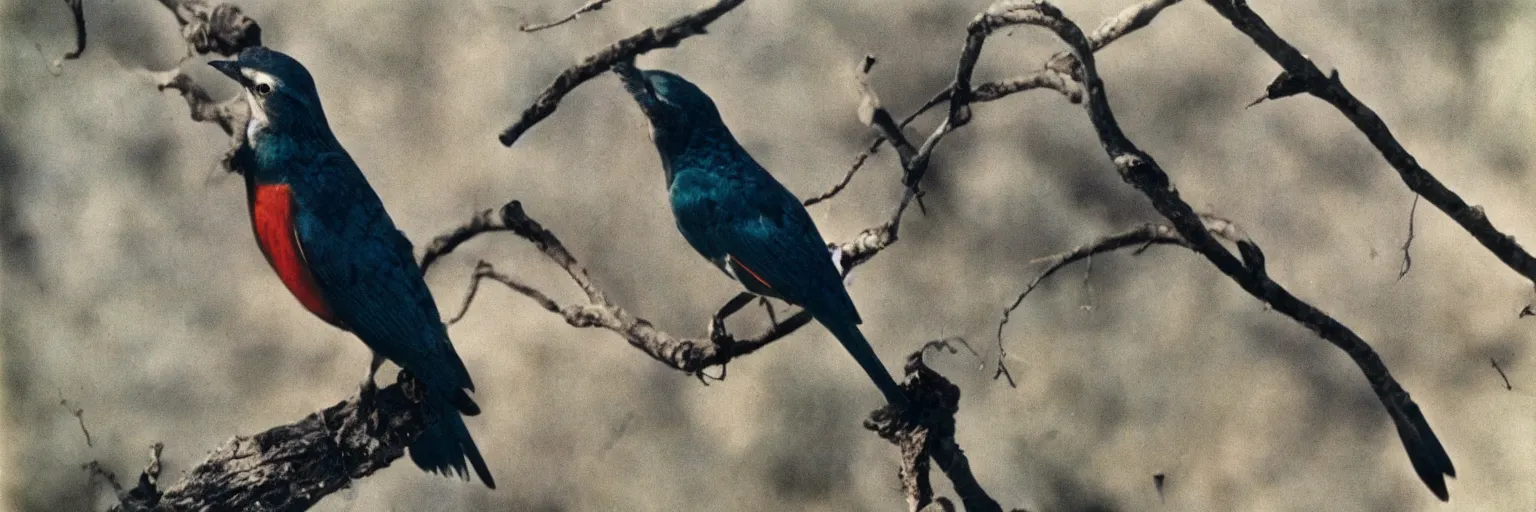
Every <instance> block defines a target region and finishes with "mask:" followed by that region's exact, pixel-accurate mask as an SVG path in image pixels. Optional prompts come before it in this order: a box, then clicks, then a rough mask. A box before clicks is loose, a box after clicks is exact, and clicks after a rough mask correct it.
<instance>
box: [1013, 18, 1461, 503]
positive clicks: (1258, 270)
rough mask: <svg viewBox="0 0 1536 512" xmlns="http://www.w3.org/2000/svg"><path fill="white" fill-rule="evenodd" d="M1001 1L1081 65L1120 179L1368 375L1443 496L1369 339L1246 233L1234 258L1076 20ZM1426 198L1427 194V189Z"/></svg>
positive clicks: (1230, 272)
mask: <svg viewBox="0 0 1536 512" xmlns="http://www.w3.org/2000/svg"><path fill="white" fill-rule="evenodd" d="M999 7H1000V8H994V9H993V10H991V11H989V12H988V15H989V16H998V17H1001V18H1005V19H1006V20H1009V21H1014V22H1018V23H1027V24H1030V25H1036V26H1040V27H1044V28H1047V29H1049V30H1051V31H1052V32H1054V33H1055V34H1056V35H1057V36H1058V37H1060V38H1061V39H1062V40H1063V41H1065V42H1066V43H1067V44H1068V45H1069V46H1070V47H1071V48H1072V51H1073V53H1074V54H1075V55H1076V57H1077V59H1078V61H1079V62H1080V63H1081V68H1082V71H1083V77H1084V80H1083V85H1084V89H1085V90H1086V92H1087V99H1088V101H1087V112H1088V117H1089V120H1090V121H1092V123H1093V127H1094V131H1095V132H1096V133H1097V134H1098V137H1099V140H1100V142H1101V143H1102V145H1103V147H1104V151H1105V153H1106V154H1107V155H1108V156H1109V158H1110V160H1111V161H1112V162H1114V164H1115V167H1116V169H1117V170H1118V171H1119V173H1120V175H1121V177H1122V179H1124V180H1125V181H1126V182H1127V183H1129V184H1131V185H1132V186H1134V187H1135V188H1136V189H1137V190H1139V191H1141V192H1142V193H1143V194H1145V195H1146V196H1147V198H1148V199H1150V200H1151V202H1152V206H1153V208H1154V209H1156V210H1157V211H1158V213H1160V214H1162V215H1163V216H1164V217H1165V218H1167V219H1168V220H1169V221H1170V222H1171V223H1172V224H1173V226H1174V228H1175V229H1177V231H1178V232H1179V235H1180V236H1181V237H1182V238H1183V239H1184V240H1185V241H1186V242H1188V243H1189V245H1190V247H1191V248H1192V249H1193V250H1195V251H1197V252H1199V253H1200V254H1201V255H1204V256H1205V257H1206V259H1208V260H1210V261H1211V263H1212V264H1213V265H1215V266H1216V268H1217V269H1219V270H1221V272H1222V273H1224V274H1226V275H1227V276H1228V277H1230V278H1232V280H1233V281H1234V282H1236V283H1237V284H1238V285H1240V286H1242V287H1243V289H1244V290H1245V291H1247V292H1248V293H1250V294H1252V295H1253V296H1254V297H1256V298H1258V299H1260V300H1262V301H1264V302H1265V303H1267V304H1269V305H1270V306H1271V307H1272V308H1274V309H1275V310H1276V311H1279V312H1281V313H1283V314H1285V315H1286V316H1289V317H1291V318H1292V319H1294V320H1296V321H1297V322H1299V323H1301V324H1302V325H1305V326H1307V327H1308V328H1310V329H1312V330H1313V331H1314V332H1316V333H1317V334H1318V335H1319V336H1321V337H1322V338H1323V339H1325V340H1328V341H1329V342H1330V343H1333V344H1334V345H1335V346H1337V347H1339V348H1340V349H1342V350H1344V352H1345V353H1347V354H1349V356H1350V358H1351V359H1353V360H1354V361H1355V364H1356V365H1358V366H1359V367H1360V369H1361V372H1362V373H1364V374H1365V376H1366V380H1368V381H1370V383H1371V388H1372V390H1373V391H1375V392H1376V395H1377V397H1378V398H1380V399H1381V402H1382V405H1383V406H1385V407H1386V409H1387V412H1388V414H1389V415H1390V416H1391V417H1392V420H1393V422H1394V423H1396V425H1397V430H1398V434H1399V436H1400V437H1401V439H1402V442H1403V446H1404V447H1405V448H1406V449H1407V452H1408V458H1409V460H1410V461H1411V462H1412V463H1413V467H1414V470H1415V471H1416V472H1417V473H1418V474H1419V477H1420V479H1422V480H1423V481H1424V483H1425V484H1426V485H1427V486H1429V488H1430V490H1431V491H1433V492H1434V493H1435V496H1436V497H1438V498H1440V499H1441V500H1442V501H1443V500H1448V499H1449V493H1448V491H1447V490H1446V487H1445V479H1444V476H1452V477H1454V476H1455V475H1456V472H1455V468H1454V467H1453V466H1452V464H1451V460H1450V457H1449V455H1447V454H1446V453H1445V449H1444V448H1443V447H1442V446H1441V445H1440V441H1439V439H1437V438H1436V437H1435V434H1434V432H1433V431H1432V430H1431V429H1430V427H1429V422H1428V421H1426V420H1425V419H1424V415H1423V413H1421V412H1420V411H1419V406H1418V404H1416V403H1414V402H1413V400H1412V399H1411V398H1410V397H1409V396H1408V392H1407V391H1404V390H1403V388H1402V386H1401V385H1399V384H1398V383H1397V381H1396V379H1393V378H1392V375H1391V373H1390V372H1389V371H1388V370H1387V367H1386V365H1385V364H1383V363H1382V362H1381V358H1380V357H1379V356H1378V355H1377V354H1376V352H1375V351H1374V350H1372V349H1371V347H1370V345H1369V344H1367V343H1366V342H1365V340H1363V339H1361V338H1360V336H1359V335H1357V334H1355V333H1354V331H1351V330H1350V329H1349V328H1348V327H1345V326H1344V325H1343V324H1341V323H1339V321H1337V320H1335V319H1333V317H1331V316H1328V315H1327V314H1326V313H1323V312H1322V311H1321V310H1318V309H1317V308H1316V307H1313V306H1312V305H1311V304H1308V303H1306V302H1304V301H1302V300H1301V299H1298V298H1296V296H1294V295H1292V294H1291V293H1290V292H1289V291H1287V290H1286V289H1285V288H1284V287H1282V286H1280V284H1279V283H1276V282H1274V281H1273V280H1271V279H1270V278H1269V275H1268V273H1267V272H1266V271H1265V268H1264V265H1265V263H1264V254H1263V252H1262V251H1260V250H1259V247H1258V245H1256V244H1254V243H1253V242H1252V241H1248V240H1246V239H1244V240H1239V241H1238V242H1237V244H1236V245H1237V248H1238V252H1239V254H1240V255H1241V257H1242V259H1241V260H1239V259H1238V258H1237V257H1234V256H1233V255H1232V253H1231V252H1230V251H1228V250H1227V249H1226V248H1225V247H1223V246H1222V245H1221V243H1219V242H1218V241H1217V240H1216V238H1215V237H1214V236H1212V235H1211V234H1210V233H1209V232H1208V231H1207V228H1206V227H1205V225H1204V223H1203V222H1202V221H1201V219H1200V216H1199V215H1198V214H1196V213H1195V211H1194V209H1193V208H1191V207H1190V206H1189V204H1188V203H1186V202H1184V200H1183V199H1181V198H1180V197H1179V193H1178V190H1177V189H1176V188H1175V187H1174V186H1173V184H1172V183H1171V181H1170V180H1169V178H1168V174H1167V173H1166V172H1164V171H1163V169H1162V168H1161V167H1160V166H1159V165H1158V164H1157V162H1156V161H1155V160H1153V159H1152V156H1151V155H1149V154H1147V153H1146V152H1144V151H1142V150H1141V149H1140V148H1138V147H1136V145H1135V144H1134V143H1132V142H1131V140H1130V139H1129V138H1127V137H1126V136H1125V133H1124V132H1122V131H1121V129H1120V126H1119V124H1118V123H1117V122H1116V121H1115V117H1114V113H1113V112H1112V110H1111V108H1110V106H1109V99H1108V94H1107V92H1106V91H1105V89H1104V82H1103V80H1102V79H1101V78H1100V77H1099V74H1098V70H1097V69H1096V67H1095V64H1094V58H1093V52H1092V50H1091V48H1090V43H1089V42H1088V39H1087V37H1085V36H1084V35H1083V33H1082V31H1081V30H1080V29H1079V28H1078V27H1077V25H1075V24H1073V23H1072V22H1071V21H1069V20H1067V19H1066V17H1065V16H1063V15H1062V14H1061V11H1060V10H1058V9H1056V8H1055V7H1054V6H1052V5H1050V4H1049V3H1046V2H1044V1H1035V2H1013V1H1005V2H1003V3H1001V4H1000V6H999ZM1426 197H1428V196H1427V194H1426Z"/></svg>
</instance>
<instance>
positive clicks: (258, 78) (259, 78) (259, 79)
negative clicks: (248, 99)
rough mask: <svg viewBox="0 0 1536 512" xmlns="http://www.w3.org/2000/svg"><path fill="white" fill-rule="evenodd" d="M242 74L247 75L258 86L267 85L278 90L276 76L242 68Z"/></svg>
mask: <svg viewBox="0 0 1536 512" xmlns="http://www.w3.org/2000/svg"><path fill="white" fill-rule="evenodd" d="M240 74H242V75H245V77H246V78H249V79H251V81H252V82H255V83H258V84H267V85H269V86H271V87H272V88H274V89H276V88H277V77H275V76H272V75H269V74H267V73H263V72H260V71H256V70H254V69H250V68H242V69H241V70H240Z"/></svg>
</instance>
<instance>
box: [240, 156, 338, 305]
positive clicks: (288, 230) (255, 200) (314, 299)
mask: <svg viewBox="0 0 1536 512" xmlns="http://www.w3.org/2000/svg"><path fill="white" fill-rule="evenodd" d="M252 187H253V189H254V190H252V191H251V199H250V200H251V227H252V228H253V229H254V230H255V232H256V244H257V245H259V246H260V247H261V252H262V254H263V255H265V256H266V257H267V263H270V264H271V265H272V270H274V271H276V272H277V277H278V279H280V280H282V282H283V285H284V286H286V287H288V291H289V292H292V293H293V296H294V297H295V298H297V299H299V303H300V304H302V305H303V306H304V309H308V310H309V311H310V312H311V313H314V314H315V316H318V317H320V319H322V320H325V321H326V322H329V323H331V324H336V317H335V315H334V314H332V311H331V308H330V305H329V304H327V303H326V301H325V295H324V293H322V292H321V290H320V286H319V285H318V284H316V282H315V276H314V274H313V273H312V272H311V271H310V269H309V262H308V261H307V260H306V259H305V258H304V249H303V247H302V246H301V245H299V238H298V232H297V231H296V230H295V227H296V226H295V225H294V213H295V212H294V201H293V189H292V188H290V187H289V186H288V185H287V184H281V183H280V184H253V185H252Z"/></svg>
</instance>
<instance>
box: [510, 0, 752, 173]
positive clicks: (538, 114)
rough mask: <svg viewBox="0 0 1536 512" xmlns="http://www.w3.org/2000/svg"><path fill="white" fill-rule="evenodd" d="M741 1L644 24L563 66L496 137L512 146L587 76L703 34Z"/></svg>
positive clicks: (732, 0) (727, 1)
mask: <svg viewBox="0 0 1536 512" xmlns="http://www.w3.org/2000/svg"><path fill="white" fill-rule="evenodd" d="M744 1H746V0H720V1H719V2H716V3H715V4H714V5H711V6H708V7H705V8H703V9H701V10H699V11H698V12H695V13H692V14H689V15H687V16H683V17H681V18H678V19H676V20H673V21H672V22H671V23H668V24H666V25H664V26H660V27H653V28H647V29H645V30H642V31H640V33H638V34H635V35H632V36H629V37H626V38H624V39H621V40H619V41H618V42H616V43H613V44H612V45H610V46H608V47H607V48H604V49H603V50H602V51H599V52H597V53H595V54H593V55H592V56H590V57H587V58H586V59H583V60H582V61H581V63H580V64H577V65H575V66H573V67H571V68H570V69H566V70H565V71H564V72H561V73H560V76H558V77H556V78H555V81H554V83H551V84H549V87H547V88H545V89H544V92H542V93H539V97H538V99H536V100H534V102H533V105H530V106H529V107H528V108H527V109H526V110H523V114H522V116H521V117H519V118H518V120H517V121H516V122H514V123H512V126H509V127H507V129H506V130H504V131H502V132H501V136H500V137H499V139H500V140H501V145H503V146H507V147H512V143H514V142H517V139H518V137H521V136H522V135H523V133H524V132H527V131H528V130H529V129H530V128H533V125H535V124H538V122H539V121H542V120H544V118H546V117H549V115H550V114H553V113H554V112H555V108H556V107H558V106H560V100H561V99H563V98H565V95H566V94H569V93H570V92H571V91H573V90H575V89H576V87H577V86H579V85H581V84H582V83H585V82H586V81H587V80H591V79H593V78H595V77H597V76H598V75H601V74H603V73H606V72H607V71H608V70H609V69H612V68H613V65H614V64H616V63H618V62H619V61H623V60H629V59H633V58H635V56H636V55H640V54H643V53H646V52H649V51H651V50H655V49H658V48H671V47H674V46H677V45H678V43H681V42H683V40H684V39H687V38H689V37H693V36H696V35H699V34H703V33H705V31H704V29H705V27H708V26H709V24H710V23H711V22H713V21H715V20H716V19H718V18H719V17H720V16H722V15H724V14H725V13H727V12H730V11H731V9H735V8H736V6H738V5H741V3H742V2H744Z"/></svg>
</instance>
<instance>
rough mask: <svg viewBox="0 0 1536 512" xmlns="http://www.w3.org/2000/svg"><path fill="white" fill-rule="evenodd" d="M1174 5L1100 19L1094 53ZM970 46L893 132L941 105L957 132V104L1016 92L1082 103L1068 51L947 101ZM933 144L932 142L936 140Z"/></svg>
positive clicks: (968, 62)
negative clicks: (952, 75)
mask: <svg viewBox="0 0 1536 512" xmlns="http://www.w3.org/2000/svg"><path fill="white" fill-rule="evenodd" d="M1178 2H1179V0H1148V1H1145V2H1142V3H1140V4H1136V5H1132V6H1130V7H1127V8H1126V9H1125V10H1123V11H1121V12H1120V13H1119V14H1116V15H1115V16H1113V17H1111V18H1109V19H1107V20H1105V21H1104V23H1103V24H1102V25H1101V26H1100V27H1099V29H1098V30H1096V31H1094V34H1093V38H1092V39H1091V40H1090V41H1091V42H1092V44H1093V45H1094V47H1093V50H1094V51H1098V50H1099V49H1102V48H1104V47H1105V46H1108V45H1109V44H1110V43H1112V42H1115V41H1116V40H1119V39H1120V38H1122V37H1125V36H1126V35H1128V34H1130V33H1132V32H1135V31H1136V30H1138V29H1140V28H1142V27H1145V26H1147V24H1149V23H1151V22H1152V19H1153V18H1155V17H1156V16H1157V14H1158V13H1160V12H1162V10H1163V9H1164V8H1166V7H1168V6H1171V5H1173V4H1176V3H1178ZM980 18H981V16H978V19H980ZM973 25H974V22H973ZM994 30H995V29H994ZM988 33H990V32H988ZM981 37H982V39H985V35H982V36H981ZM974 44H976V48H975V49H974V51H973V50H972V48H971V45H972V40H971V38H967V39H966V47H965V50H964V51H963V52H962V54H961V60H960V62H959V65H958V66H957V71H956V81H955V82H954V83H951V84H950V85H949V86H948V87H945V88H944V90H941V91H939V92H938V93H937V94H934V96H933V98H931V99H929V100H928V102H927V103H925V104H923V106H922V107H919V108H918V109H917V110H915V111H913V112H912V113H911V114H909V115H907V117H906V118H903V119H902V121H901V122H900V123H897V124H896V127H897V130H896V131H897V133H900V129H902V128H906V126H907V125H908V124H911V123H912V121H913V120H915V119H917V118H918V116H921V115H923V114H924V113H926V112H928V111H929V110H931V109H933V108H934V107H936V106H939V105H942V104H945V103H949V104H950V111H949V116H948V118H947V119H948V120H949V121H950V124H951V126H949V128H947V129H946V131H948V130H952V129H955V128H959V127H960V126H962V125H964V124H965V121H968V120H969V115H970V114H969V109H968V107H967V108H961V107H960V106H959V105H960V103H964V104H965V105H967V106H968V105H970V104H973V103H982V102H989V101H996V100H1000V99H1003V98H1006V97H1008V96H1011V95H1013V94H1016V93H1020V92H1024V91H1031V90H1035V89H1050V90H1053V91H1056V92H1059V93H1061V94H1062V95H1063V96H1065V97H1066V98H1067V100H1068V101H1071V102H1072V103H1074V104H1076V103H1079V102H1081V101H1082V98H1083V93H1082V90H1081V89H1080V88H1079V87H1078V85H1077V83H1076V82H1074V81H1073V80H1072V76H1070V75H1071V73H1070V69H1071V68H1072V67H1073V66H1075V64H1076V62H1077V61H1076V60H1075V59H1073V58H1072V55H1071V53H1064V54H1061V55H1057V56H1056V57H1053V58H1052V60H1051V61H1049V62H1047V65H1046V66H1045V69H1044V70H1042V71H1036V72H1033V73H1029V74H1025V75H1021V76H1017V77H1013V78H1008V79H1004V80H999V81H995V82H987V83H983V84H980V85H977V86H975V87H974V88H972V89H971V90H970V92H969V93H968V94H967V95H966V96H967V97H966V98H964V99H963V100H962V101H961V102H955V101H951V97H952V95H953V94H954V91H955V86H956V85H957V84H960V82H961V74H962V73H963V74H964V82H965V84H969V83H970V74H971V73H972V72H973V71H974V70H975V65H976V62H975V59H977V58H979V57H980V54H981V47H980V44H981V41H980V40H977V41H975V43H974ZM962 112H963V114H964V116H965V119H964V120H963V121H962V120H958V119H956V116H957V114H961V113H962ZM866 124H868V123H866ZM884 131H886V130H881V132H884ZM887 140H888V139H887V137H886V135H885V134H884V133H881V134H880V135H879V136H877V137H876V138H875V140H874V141H873V142H871V143H870V144H869V147H868V148H866V149H865V150H864V151H862V152H860V153H859V154H858V155H856V156H855V157H854V160H853V165H851V166H849V168H848V171H847V172H845V173H844V174H843V178H842V180H840V181H839V182H838V183H837V184H836V185H833V186H832V188H831V189H828V190H827V191H826V192H823V193H821V194H819V195H817V196H815V197H812V198H810V199H807V200H806V201H805V205H806V206H810V205H813V204H816V203H820V202H822V201H826V200H827V199H831V198H832V197H833V196H836V195H837V194H838V193H840V192H842V191H843V189H844V188H847V186H848V183H849V182H850V181H852V180H853V175H854V174H856V173H858V172H859V169H861V168H862V167H863V166H864V162H865V161H866V160H868V159H869V157H870V156H872V155H874V154H875V152H876V151H879V149H880V145H881V144H884V143H885V142H886V141H887ZM934 142H937V141H936V140H935V141H934ZM902 168H903V169H905V168H907V163H906V161H903V164H902Z"/></svg>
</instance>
